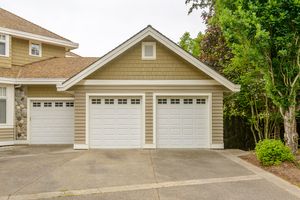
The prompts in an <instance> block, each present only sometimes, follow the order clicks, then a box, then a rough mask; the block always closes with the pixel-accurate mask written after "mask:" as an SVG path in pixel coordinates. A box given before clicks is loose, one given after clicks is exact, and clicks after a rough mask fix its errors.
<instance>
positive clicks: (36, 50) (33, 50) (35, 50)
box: [29, 42, 42, 57]
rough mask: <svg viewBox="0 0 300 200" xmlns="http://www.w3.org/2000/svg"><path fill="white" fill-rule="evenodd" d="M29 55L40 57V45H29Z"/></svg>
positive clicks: (31, 43)
mask: <svg viewBox="0 0 300 200" xmlns="http://www.w3.org/2000/svg"><path fill="white" fill-rule="evenodd" d="M29 55H31V56H39V57H41V56H42V44H40V43H33V42H30V43H29Z"/></svg>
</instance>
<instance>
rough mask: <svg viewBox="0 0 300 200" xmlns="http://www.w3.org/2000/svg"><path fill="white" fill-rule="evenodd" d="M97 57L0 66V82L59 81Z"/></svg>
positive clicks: (55, 59) (89, 63) (86, 65)
mask: <svg viewBox="0 0 300 200" xmlns="http://www.w3.org/2000/svg"><path fill="white" fill-rule="evenodd" d="M98 59H99V58H95V57H67V58H49V59H46V60H42V61H37V62H33V63H30V64H27V65H24V66H12V67H11V68H0V82H5V81H7V80H10V82H14V81H15V82H20V81H21V82H22V81H24V80H29V79H31V80H33V79H37V80H42V79H44V80H50V79H52V80H54V79H56V80H60V81H59V82H61V81H64V80H66V79H68V78H70V77H72V76H74V75H75V74H77V73H78V72H80V71H82V70H83V69H84V68H86V67H88V66H90V65H91V64H92V63H94V62H95V61H96V60H98Z"/></svg>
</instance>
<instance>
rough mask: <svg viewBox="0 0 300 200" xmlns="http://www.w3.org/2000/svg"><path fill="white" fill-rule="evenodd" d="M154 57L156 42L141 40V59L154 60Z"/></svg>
mask: <svg viewBox="0 0 300 200" xmlns="http://www.w3.org/2000/svg"><path fill="white" fill-rule="evenodd" d="M155 59H156V43H155V42H143V43H142V60H155Z"/></svg>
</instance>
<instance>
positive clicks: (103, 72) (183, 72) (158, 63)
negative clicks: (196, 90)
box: [86, 39, 211, 80]
mask: <svg viewBox="0 0 300 200" xmlns="http://www.w3.org/2000/svg"><path fill="white" fill-rule="evenodd" d="M148 40H149V39H148ZM148 40H147V41H148ZM141 52H142V50H141V42H140V43H138V44H136V45H135V46H134V47H132V48H130V49H129V50H127V51H126V52H125V53H124V54H122V55H120V56H119V57H118V58H116V59H115V60H114V61H112V62H110V63H108V64H107V65H105V66H103V67H102V68H101V69H99V70H97V71H96V72H94V73H93V74H91V75H90V76H88V77H87V78H86V79H100V80H199V79H202V80H203V79H211V78H210V77H209V76H207V75H206V74H204V73H203V72H201V71H200V70H199V69H197V68H196V67H194V66H193V65H191V64H189V63H187V62H186V61H185V60H183V59H182V58H180V57H179V56H177V55H176V54H174V53H173V52H171V51H170V50H168V49H167V48H166V47H164V46H163V45H162V44H160V43H159V42H157V43H156V55H157V57H156V60H142V59H141Z"/></svg>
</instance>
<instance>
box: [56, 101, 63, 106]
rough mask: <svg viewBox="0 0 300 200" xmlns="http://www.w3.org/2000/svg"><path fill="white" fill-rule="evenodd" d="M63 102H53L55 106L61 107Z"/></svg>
mask: <svg viewBox="0 0 300 200" xmlns="http://www.w3.org/2000/svg"><path fill="white" fill-rule="evenodd" d="M63 105H64V104H63V102H55V107H63Z"/></svg>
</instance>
